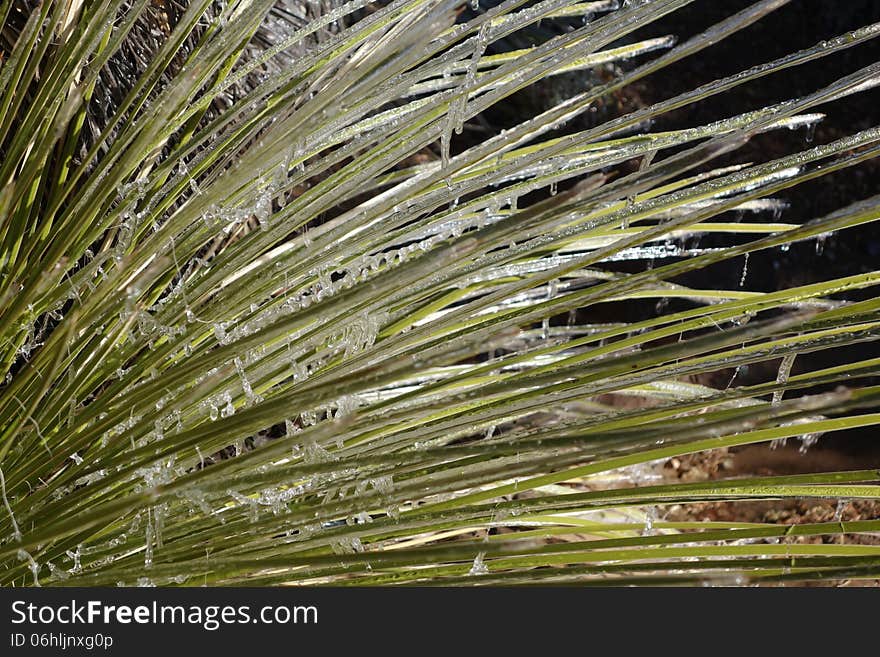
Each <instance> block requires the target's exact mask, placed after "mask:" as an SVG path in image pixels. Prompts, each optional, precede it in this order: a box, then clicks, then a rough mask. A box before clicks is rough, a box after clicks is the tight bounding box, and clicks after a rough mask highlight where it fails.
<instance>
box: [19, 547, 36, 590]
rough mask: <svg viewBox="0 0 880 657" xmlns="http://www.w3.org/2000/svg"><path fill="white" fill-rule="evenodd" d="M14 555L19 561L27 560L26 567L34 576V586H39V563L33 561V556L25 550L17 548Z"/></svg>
mask: <svg viewBox="0 0 880 657" xmlns="http://www.w3.org/2000/svg"><path fill="white" fill-rule="evenodd" d="M16 556H18V560H19V561H27V562H28V568H29V569H30V571H31V575H33V576H34V586H40V564H38V563H37V562H36V561H34V558H33V557H32V556H31V554H30V552H28V551H27V550H19V551H18V553H17V555H16Z"/></svg>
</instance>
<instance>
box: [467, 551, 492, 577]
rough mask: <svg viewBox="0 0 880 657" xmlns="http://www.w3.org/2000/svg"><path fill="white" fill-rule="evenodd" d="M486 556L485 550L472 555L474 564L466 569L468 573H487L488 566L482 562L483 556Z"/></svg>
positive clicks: (475, 574) (474, 574)
mask: <svg viewBox="0 0 880 657" xmlns="http://www.w3.org/2000/svg"><path fill="white" fill-rule="evenodd" d="M485 556H486V553H485V552H480V553H478V554H477V556H476V557H474V564H473V565H472V566H471V569H470V570H469V571H468V575H472V576H477V575H487V574H488V573H489V568H488V566H486V564H485V563H484V562H483V557H485Z"/></svg>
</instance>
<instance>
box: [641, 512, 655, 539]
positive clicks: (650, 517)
mask: <svg viewBox="0 0 880 657" xmlns="http://www.w3.org/2000/svg"><path fill="white" fill-rule="evenodd" d="M656 519H657V507H655V506H652V507H648V508H647V509H646V510H645V528H644V529H643V530H642V536H653V534H654V521H655V520H656Z"/></svg>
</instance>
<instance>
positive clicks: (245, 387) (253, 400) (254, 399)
mask: <svg viewBox="0 0 880 657" xmlns="http://www.w3.org/2000/svg"><path fill="white" fill-rule="evenodd" d="M233 362H234V363H235V369H236V370H237V371H238V376H239V378H240V379H241V389H242V392H244V396H245V399H247V401H248V403H249V404H250V405H251V406H253V405H255V404H259V403H260V402H261V401H263V398H262V397H261V396H260V395H257V394H255V393H254V391H253V388H251V383H250V381H248V379H247V376H246V375H245V372H244V365H242V362H241V359H240V358H238V357H236V358H235V359H233Z"/></svg>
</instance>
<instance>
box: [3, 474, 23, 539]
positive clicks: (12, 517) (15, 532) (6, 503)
mask: <svg viewBox="0 0 880 657" xmlns="http://www.w3.org/2000/svg"><path fill="white" fill-rule="evenodd" d="M0 493H2V494H3V506H5V507H6V510H7V511H8V512H9V519H10V520H11V521H12V537H13V538H14V539H15V541H16V542H17V543H21V530H20V529H19V528H18V523H17V522H16V521H15V515H13V513H12V506H10V504H9V498H7V497H6V479H5V478H4V477H3V470H2V469H0Z"/></svg>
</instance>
